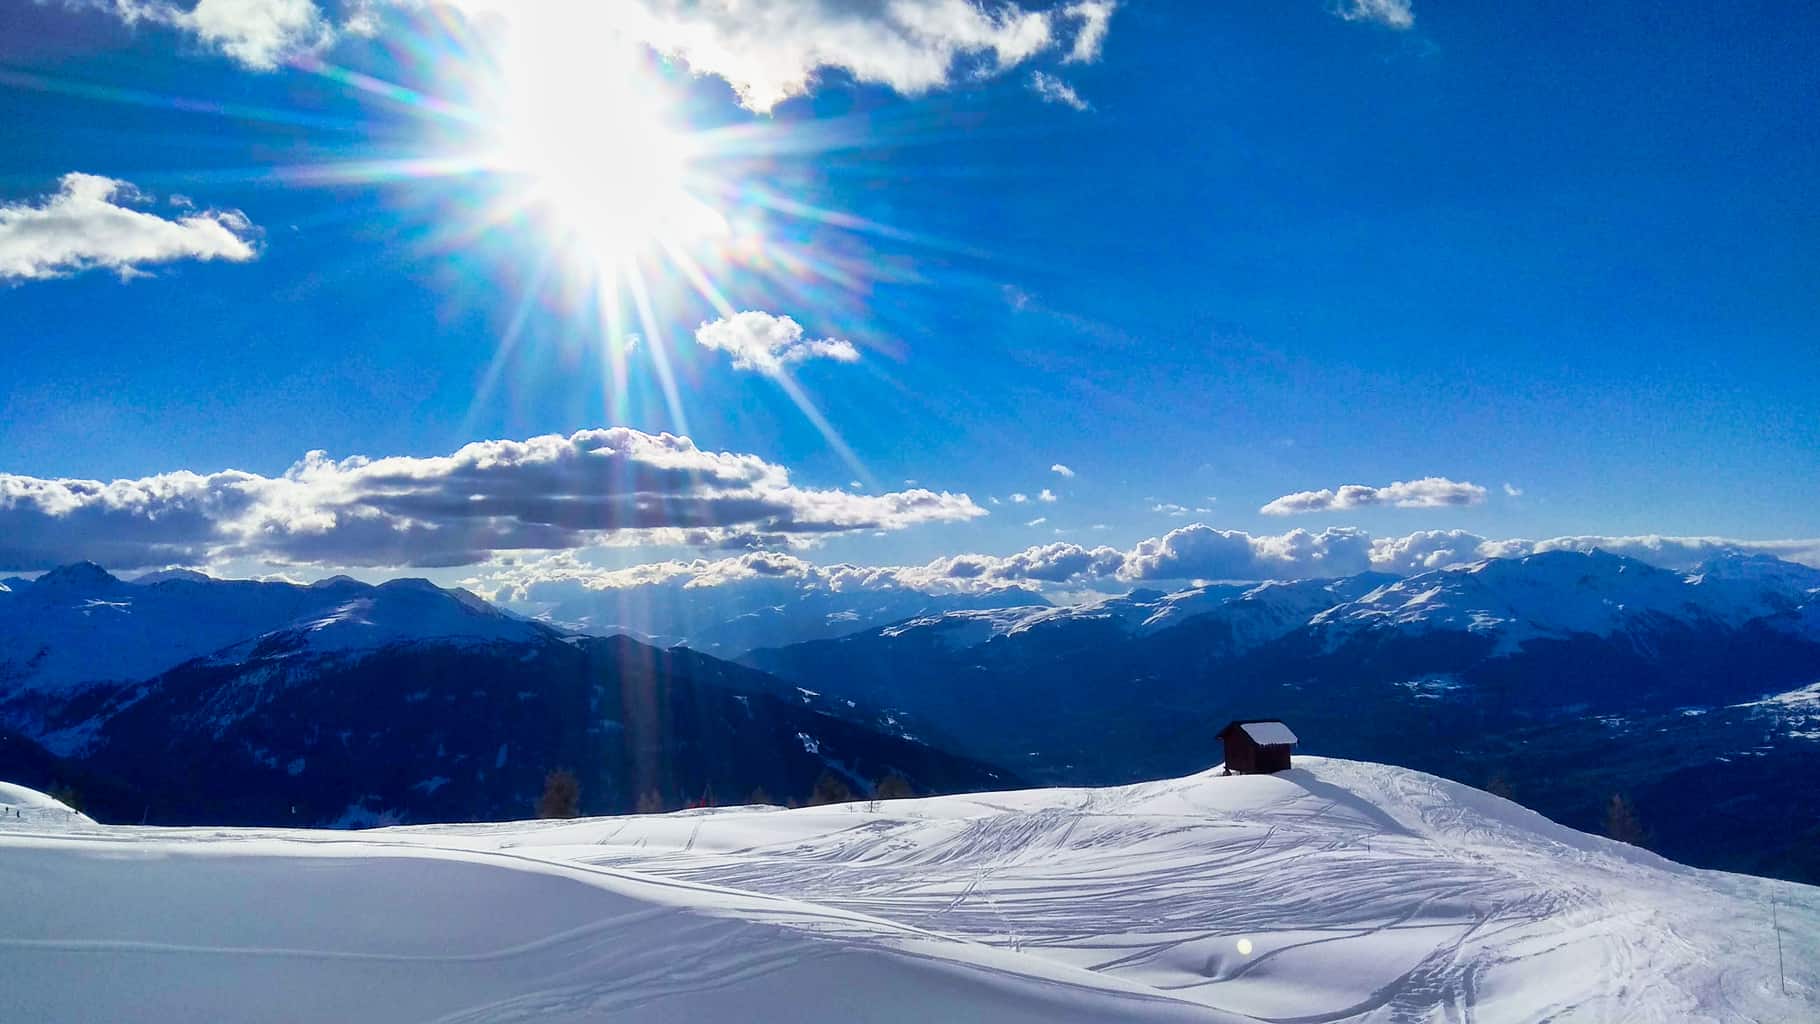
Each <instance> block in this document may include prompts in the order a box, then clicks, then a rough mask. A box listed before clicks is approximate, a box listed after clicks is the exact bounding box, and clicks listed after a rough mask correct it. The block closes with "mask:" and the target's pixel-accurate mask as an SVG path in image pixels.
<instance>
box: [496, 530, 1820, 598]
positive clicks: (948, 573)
mask: <svg viewBox="0 0 1820 1024" xmlns="http://www.w3.org/2000/svg"><path fill="white" fill-rule="evenodd" d="M1595 548H1597V549H1601V550H1605V551H1609V552H1612V553H1614V554H1619V555H1625V556H1628V557H1632V558H1636V559H1638V560H1640V561H1644V562H1648V563H1650V564H1652V565H1658V566H1662V567H1664V568H1670V569H1677V570H1687V569H1691V568H1693V567H1694V566H1696V565H1697V564H1699V563H1700V562H1701V561H1704V560H1705V559H1708V558H1711V557H1714V556H1715V555H1720V554H1727V553H1737V552H1742V553H1758V554H1768V555H1774V556H1776V557H1778V558H1784V559H1789V560H1792V561H1798V562H1802V563H1804V564H1807V565H1811V566H1815V567H1820V538H1815V539H1810V540H1779V541H1742V540H1733V539H1729V538H1723V537H1662V536H1636V537H1604V536H1580V537H1555V538H1551V539H1547V540H1521V539H1513V540H1490V539H1487V538H1485V537H1481V536H1478V535H1476V534H1472V533H1468V532H1466V531H1463V530H1428V531H1422V532H1419V533H1412V534H1409V535H1407V536H1404V537H1384V538H1374V537H1372V536H1371V535H1369V534H1367V533H1365V532H1364V531H1362V530H1356V529H1350V528H1334V529H1327V530H1322V531H1320V532H1318V533H1316V532H1311V531H1308V530H1291V531H1289V532H1287V533H1282V534H1274V535H1269V534H1266V535H1258V534H1250V533H1246V532H1244V531H1242V530H1221V529H1215V528H1214V527H1210V526H1206V525H1203V524H1199V523H1196V524H1194V525H1191V526H1184V527H1182V528H1180V529H1177V530H1171V531H1170V532H1168V533H1167V534H1164V535H1163V536H1160V537H1153V538H1150V539H1147V540H1143V541H1139V542H1138V543H1137V544H1136V545H1134V546H1132V547H1131V548H1128V549H1123V548H1117V547H1112V546H1108V545H1101V546H1097V547H1087V546H1083V545H1080V544H1070V543H1053V544H1041V545H1036V546H1033V547H1029V548H1025V549H1024V550H1022V551H1019V552H1016V553H1014V554H1010V555H987V554H964V555H950V556H946V557H943V558H937V559H934V560H932V561H930V562H928V563H925V564H923V565H910V566H864V565H852V564H846V563H838V564H833V565H818V564H815V563H813V562H810V561H808V560H807V559H804V558H801V557H798V556H796V555H791V554H782V553H773V552H749V553H744V554H739V555H733V556H729V557H725V558H714V559H710V558H698V559H693V560H671V561H664V562H653V563H648V564H645V565H638V566H632V567H629V568H621V569H602V568H599V567H596V566H592V565H589V564H588V563H587V561H586V560H585V559H584V558H582V557H579V556H577V555H576V554H574V553H572V552H563V553H560V554H556V555H552V556H550V557H548V558H544V559H540V560H535V561H531V562H524V563H520V564H515V565H511V566H490V567H488V569H487V570H486V571H484V572H482V573H480V574H477V575H476V576H475V577H473V578H472V579H469V580H465V581H463V583H464V585H465V586H468V587H470V588H472V589H475V590H478V591H480V592H482V593H487V594H493V595H497V596H498V597H499V598H501V599H503V600H515V601H523V600H525V599H526V597H527V595H529V594H531V593H533V591H534V590H535V588H536V587H538V586H539V585H540V584H550V583H564V584H577V585H580V586H582V587H585V588H588V589H593V590H619V589H636V588H639V587H645V586H654V585H660V584H662V585H675V584H677V582H678V581H681V585H682V586H683V587H685V588H705V587H718V586H726V585H731V584H737V583H740V582H742V581H747V580H752V579H761V578H762V579H771V580H794V581H797V582H798V583H800V584H801V585H803V586H807V587H818V588H823V589H828V590H834V591H846V590H877V589H906V588H907V589H912V590H920V591H925V592H928V593H935V594H943V593H978V592H983V591H989V590H993V589H998V588H1004V587H1025V588H1033V589H1039V590H1040V589H1044V588H1067V587H1073V588H1080V587H1088V588H1095V587H1098V588H1105V589H1118V588H1121V587H1129V586H1136V585H1146V584H1152V583H1166V582H1187V581H1194V580H1236V581H1250V580H1270V579H1279V580H1281V579H1300V578H1331V577H1338V576H1351V575H1355V574H1357V573H1362V572H1385V573H1393V574H1396V575H1411V574H1414V573H1419V572H1426V571H1428V570H1430V569H1441V568H1446V567H1448V566H1453V565H1461V564H1465V563H1470V562H1475V561H1480V560H1483V559H1487V558H1512V557H1520V556H1523V555H1528V554H1535V553H1540V552H1545V551H1558V550H1569V551H1590V550H1593V549H1595Z"/></svg>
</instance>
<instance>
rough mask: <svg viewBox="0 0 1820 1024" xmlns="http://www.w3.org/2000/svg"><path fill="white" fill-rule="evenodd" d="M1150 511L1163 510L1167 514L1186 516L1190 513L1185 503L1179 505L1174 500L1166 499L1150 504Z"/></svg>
mask: <svg viewBox="0 0 1820 1024" xmlns="http://www.w3.org/2000/svg"><path fill="white" fill-rule="evenodd" d="M1150 511H1152V512H1161V513H1162V514H1164V515H1166V516H1185V515H1187V514H1188V507H1187V506H1185V505H1177V504H1175V503H1174V502H1169V501H1164V502H1158V503H1157V504H1155V505H1152V506H1150Z"/></svg>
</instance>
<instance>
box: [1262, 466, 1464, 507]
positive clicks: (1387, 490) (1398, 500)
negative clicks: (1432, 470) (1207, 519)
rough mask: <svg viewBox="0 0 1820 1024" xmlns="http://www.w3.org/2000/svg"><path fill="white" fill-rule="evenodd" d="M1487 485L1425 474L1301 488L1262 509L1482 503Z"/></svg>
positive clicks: (1450, 505) (1448, 505) (1439, 505)
mask: <svg viewBox="0 0 1820 1024" xmlns="http://www.w3.org/2000/svg"><path fill="white" fill-rule="evenodd" d="M1484 502H1485V488H1483V487H1480V486H1479V485H1478V484H1472V483H1462V482H1459V481H1456V480H1449V479H1447V478H1446V477H1443V476H1426V477H1423V478H1422V479H1420V480H1409V481H1403V480H1399V481H1397V482H1396V483H1393V484H1390V485H1389V486H1387V487H1368V486H1365V485H1364V484H1347V485H1345V486H1343V487H1341V488H1339V489H1338V490H1333V489H1327V488H1323V489H1321V490H1318V491H1298V492H1296V493H1294V494H1285V495H1283V496H1282V497H1280V498H1277V499H1276V500H1274V501H1272V502H1269V503H1268V504H1266V505H1265V506H1264V507H1263V508H1260V509H1258V511H1259V512H1262V513H1263V514H1265V515H1267V516H1290V515H1299V514H1301V513H1305V512H1333V511H1343V510H1345V509H1353V508H1371V507H1373V506H1388V507H1391V508H1449V507H1456V506H1460V505H1481V504H1484Z"/></svg>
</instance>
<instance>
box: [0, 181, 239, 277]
mask: <svg viewBox="0 0 1820 1024" xmlns="http://www.w3.org/2000/svg"><path fill="white" fill-rule="evenodd" d="M146 200H147V197H145V196H143V195H142V194H141V193H140V192H139V191H138V190H137V189H135V188H133V186H132V185H130V184H128V183H127V182H124V181H119V180H117V179H114V178H105V177H102V176H100V175H98V174H77V173H72V174H66V175H64V176H63V177H62V178H61V179H59V181H58V188H57V191H56V192H55V193H53V194H51V195H48V196H45V197H43V198H41V199H38V200H36V201H26V202H20V203H7V204H0V280H8V279H10V280H15V281H31V280H42V279H45V278H52V277H63V276H67V275H69V274H74V273H78V272H80V271H84V270H91V269H95V268H104V269H108V270H112V271H114V272H115V273H117V274H119V275H121V276H122V277H131V276H134V275H137V274H143V273H145V271H144V270H143V268H144V267H147V266H150V265H154V264H160V263H173V262H176V261H178V260H216V259H220V260H229V261H232V262H237V263H238V262H245V261H247V260H250V259H253V258H254V257H255V256H257V255H258V250H257V249H256V248H255V246H254V244H253V236H254V229H253V225H252V224H251V222H249V221H248V220H247V219H246V217H245V216H244V215H242V214H240V213H239V212H237V211H232V210H226V211H222V210H209V211H204V212H199V213H190V214H186V215H184V216H182V217H179V218H177V219H175V220H167V219H165V218H163V217H160V216H158V215H157V214H155V213H150V212H148V211H146V210H143V209H135V208H134V207H133V206H132V205H130V204H132V203H135V202H140V201H146Z"/></svg>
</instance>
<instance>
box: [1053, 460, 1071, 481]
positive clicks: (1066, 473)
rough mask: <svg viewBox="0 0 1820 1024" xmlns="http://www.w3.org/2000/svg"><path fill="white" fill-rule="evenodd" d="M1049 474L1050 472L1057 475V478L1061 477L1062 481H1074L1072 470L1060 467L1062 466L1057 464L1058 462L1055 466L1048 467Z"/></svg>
mask: <svg viewBox="0 0 1820 1024" xmlns="http://www.w3.org/2000/svg"><path fill="white" fill-rule="evenodd" d="M1049 472H1051V473H1055V474H1057V475H1059V476H1061V477H1062V478H1063V479H1065V480H1073V479H1074V470H1072V469H1069V468H1068V467H1067V466H1064V465H1062V464H1061V463H1059V462H1058V463H1056V464H1055V465H1053V466H1050V467H1049Z"/></svg>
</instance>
